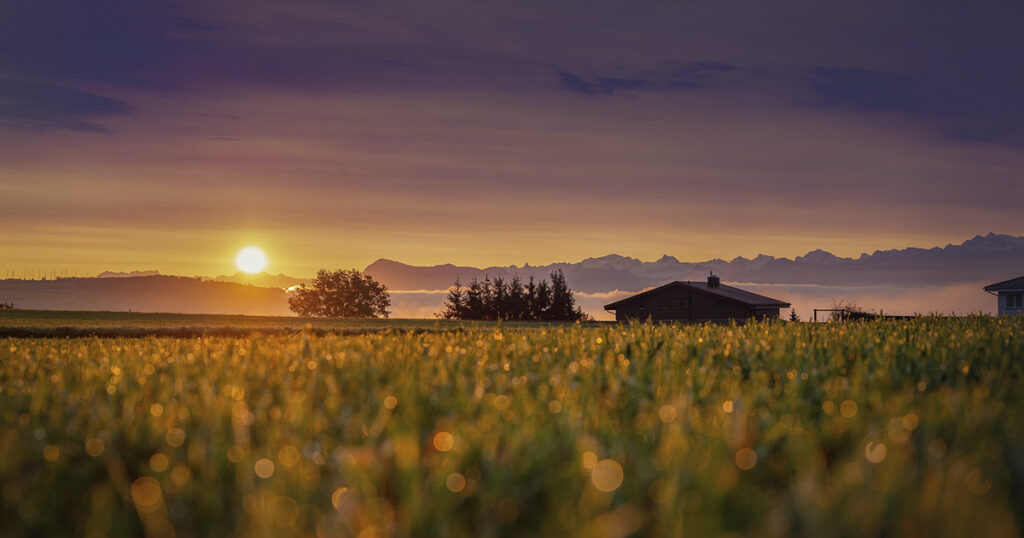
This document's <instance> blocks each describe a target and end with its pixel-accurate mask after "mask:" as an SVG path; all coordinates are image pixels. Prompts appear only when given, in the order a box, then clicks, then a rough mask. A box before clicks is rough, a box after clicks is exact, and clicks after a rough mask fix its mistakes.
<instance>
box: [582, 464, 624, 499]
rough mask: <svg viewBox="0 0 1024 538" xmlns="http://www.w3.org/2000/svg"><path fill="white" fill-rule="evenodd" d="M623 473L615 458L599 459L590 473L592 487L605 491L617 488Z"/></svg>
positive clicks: (620, 483)
mask: <svg viewBox="0 0 1024 538" xmlns="http://www.w3.org/2000/svg"><path fill="white" fill-rule="evenodd" d="M624 477H625V474H624V473H623V472H622V466H621V465H619V462H617V461H615V460H601V461H599V462H597V465H595V466H594V470H593V471H591V473H590V481H591V482H593V483H594V487H595V488H597V489H599V490H601V491H605V492H612V491H615V490H617V489H619V486H621V485H622V479H623V478H624Z"/></svg>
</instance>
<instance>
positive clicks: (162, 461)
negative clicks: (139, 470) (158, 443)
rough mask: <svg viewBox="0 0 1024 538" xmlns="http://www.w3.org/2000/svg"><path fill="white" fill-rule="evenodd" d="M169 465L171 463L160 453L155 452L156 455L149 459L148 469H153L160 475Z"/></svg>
mask: <svg viewBox="0 0 1024 538" xmlns="http://www.w3.org/2000/svg"><path fill="white" fill-rule="evenodd" d="M170 463H171V461H170V460H169V459H168V458H167V456H166V455H165V454H164V453H162V452H157V453H156V454H153V455H152V456H150V457H149V468H150V469H153V470H154V471H156V472H158V473H162V472H164V471H165V470H167V466H168V465H169V464H170Z"/></svg>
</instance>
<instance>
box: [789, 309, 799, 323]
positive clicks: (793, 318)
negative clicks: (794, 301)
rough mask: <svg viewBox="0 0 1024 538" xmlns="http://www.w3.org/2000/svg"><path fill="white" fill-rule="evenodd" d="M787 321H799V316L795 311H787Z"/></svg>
mask: <svg viewBox="0 0 1024 538" xmlns="http://www.w3.org/2000/svg"><path fill="white" fill-rule="evenodd" d="M789 321H800V316H798V315H797V313H796V310H794V309H792V308H790V309H789Z"/></svg>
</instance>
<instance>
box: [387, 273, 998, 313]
mask: <svg viewBox="0 0 1024 538" xmlns="http://www.w3.org/2000/svg"><path fill="white" fill-rule="evenodd" d="M727 284H729V285H731V286H737V287H740V288H743V289H746V290H750V291H753V292H754V293H758V294H761V295H765V296H768V297H772V298H774V299H780V300H782V301H786V302H788V303H790V304H792V305H793V309H794V310H796V313H797V315H799V316H800V319H802V320H804V321H809V320H811V319H812V316H813V309H815V308H829V307H831V306H832V305H833V304H834V303H836V302H837V301H843V302H845V303H853V304H855V305H857V306H858V307H860V308H862V309H864V310H866V311H868V312H885V313H887V314H901V315H912V314H931V313H936V314H945V315H949V314H957V315H960V314H968V313H977V312H981V313H983V314H992V313H994V312H995V304H996V299H995V297H993V296H991V295H989V294H987V293H985V292H984V291H982V287H983V286H985V285H986V284H991V282H967V283H962V284H951V285H948V286H928V287H919V288H906V287H900V286H860V287H857V286H845V287H844V286H817V285H813V284H803V285H800V284H795V285H794V284H745V283H735V282H727ZM446 293H447V291H446V290H415V291H402V290H391V316H392V317H395V318H424V317H432V316H433V315H434V313H435V312H440V311H441V310H442V308H441V305H442V303H443V302H444V296H445V294H446ZM634 293H636V292H629V291H620V290H615V291H610V292H606V293H581V292H576V293H575V297H576V303H577V304H579V305H580V306H581V307H582V308H583V311H584V312H586V313H587V314H589V315H591V316H593V317H594V319H596V320H598V321H610V320H614V319H615V316H614V314H612V313H609V312H606V311H605V310H604V305H606V304H609V303H613V302H615V301H617V300H619V299H622V298H624V297H628V296H630V295H633V294H634ZM788 316H789V312H788V311H784V312H782V317H784V318H787V317H788ZM821 316H822V315H821V314H819V319H822V318H821Z"/></svg>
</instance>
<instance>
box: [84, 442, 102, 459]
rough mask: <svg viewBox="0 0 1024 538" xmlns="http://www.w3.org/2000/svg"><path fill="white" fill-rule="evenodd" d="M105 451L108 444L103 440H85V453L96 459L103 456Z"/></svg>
mask: <svg viewBox="0 0 1024 538" xmlns="http://www.w3.org/2000/svg"><path fill="white" fill-rule="evenodd" d="M105 449H106V444H105V443H104V442H103V440H102V439H96V438H89V439H86V440H85V453H86V454H88V455H90V456H92V457H94V458H98V457H100V456H102V455H103V451H104V450H105Z"/></svg>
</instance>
